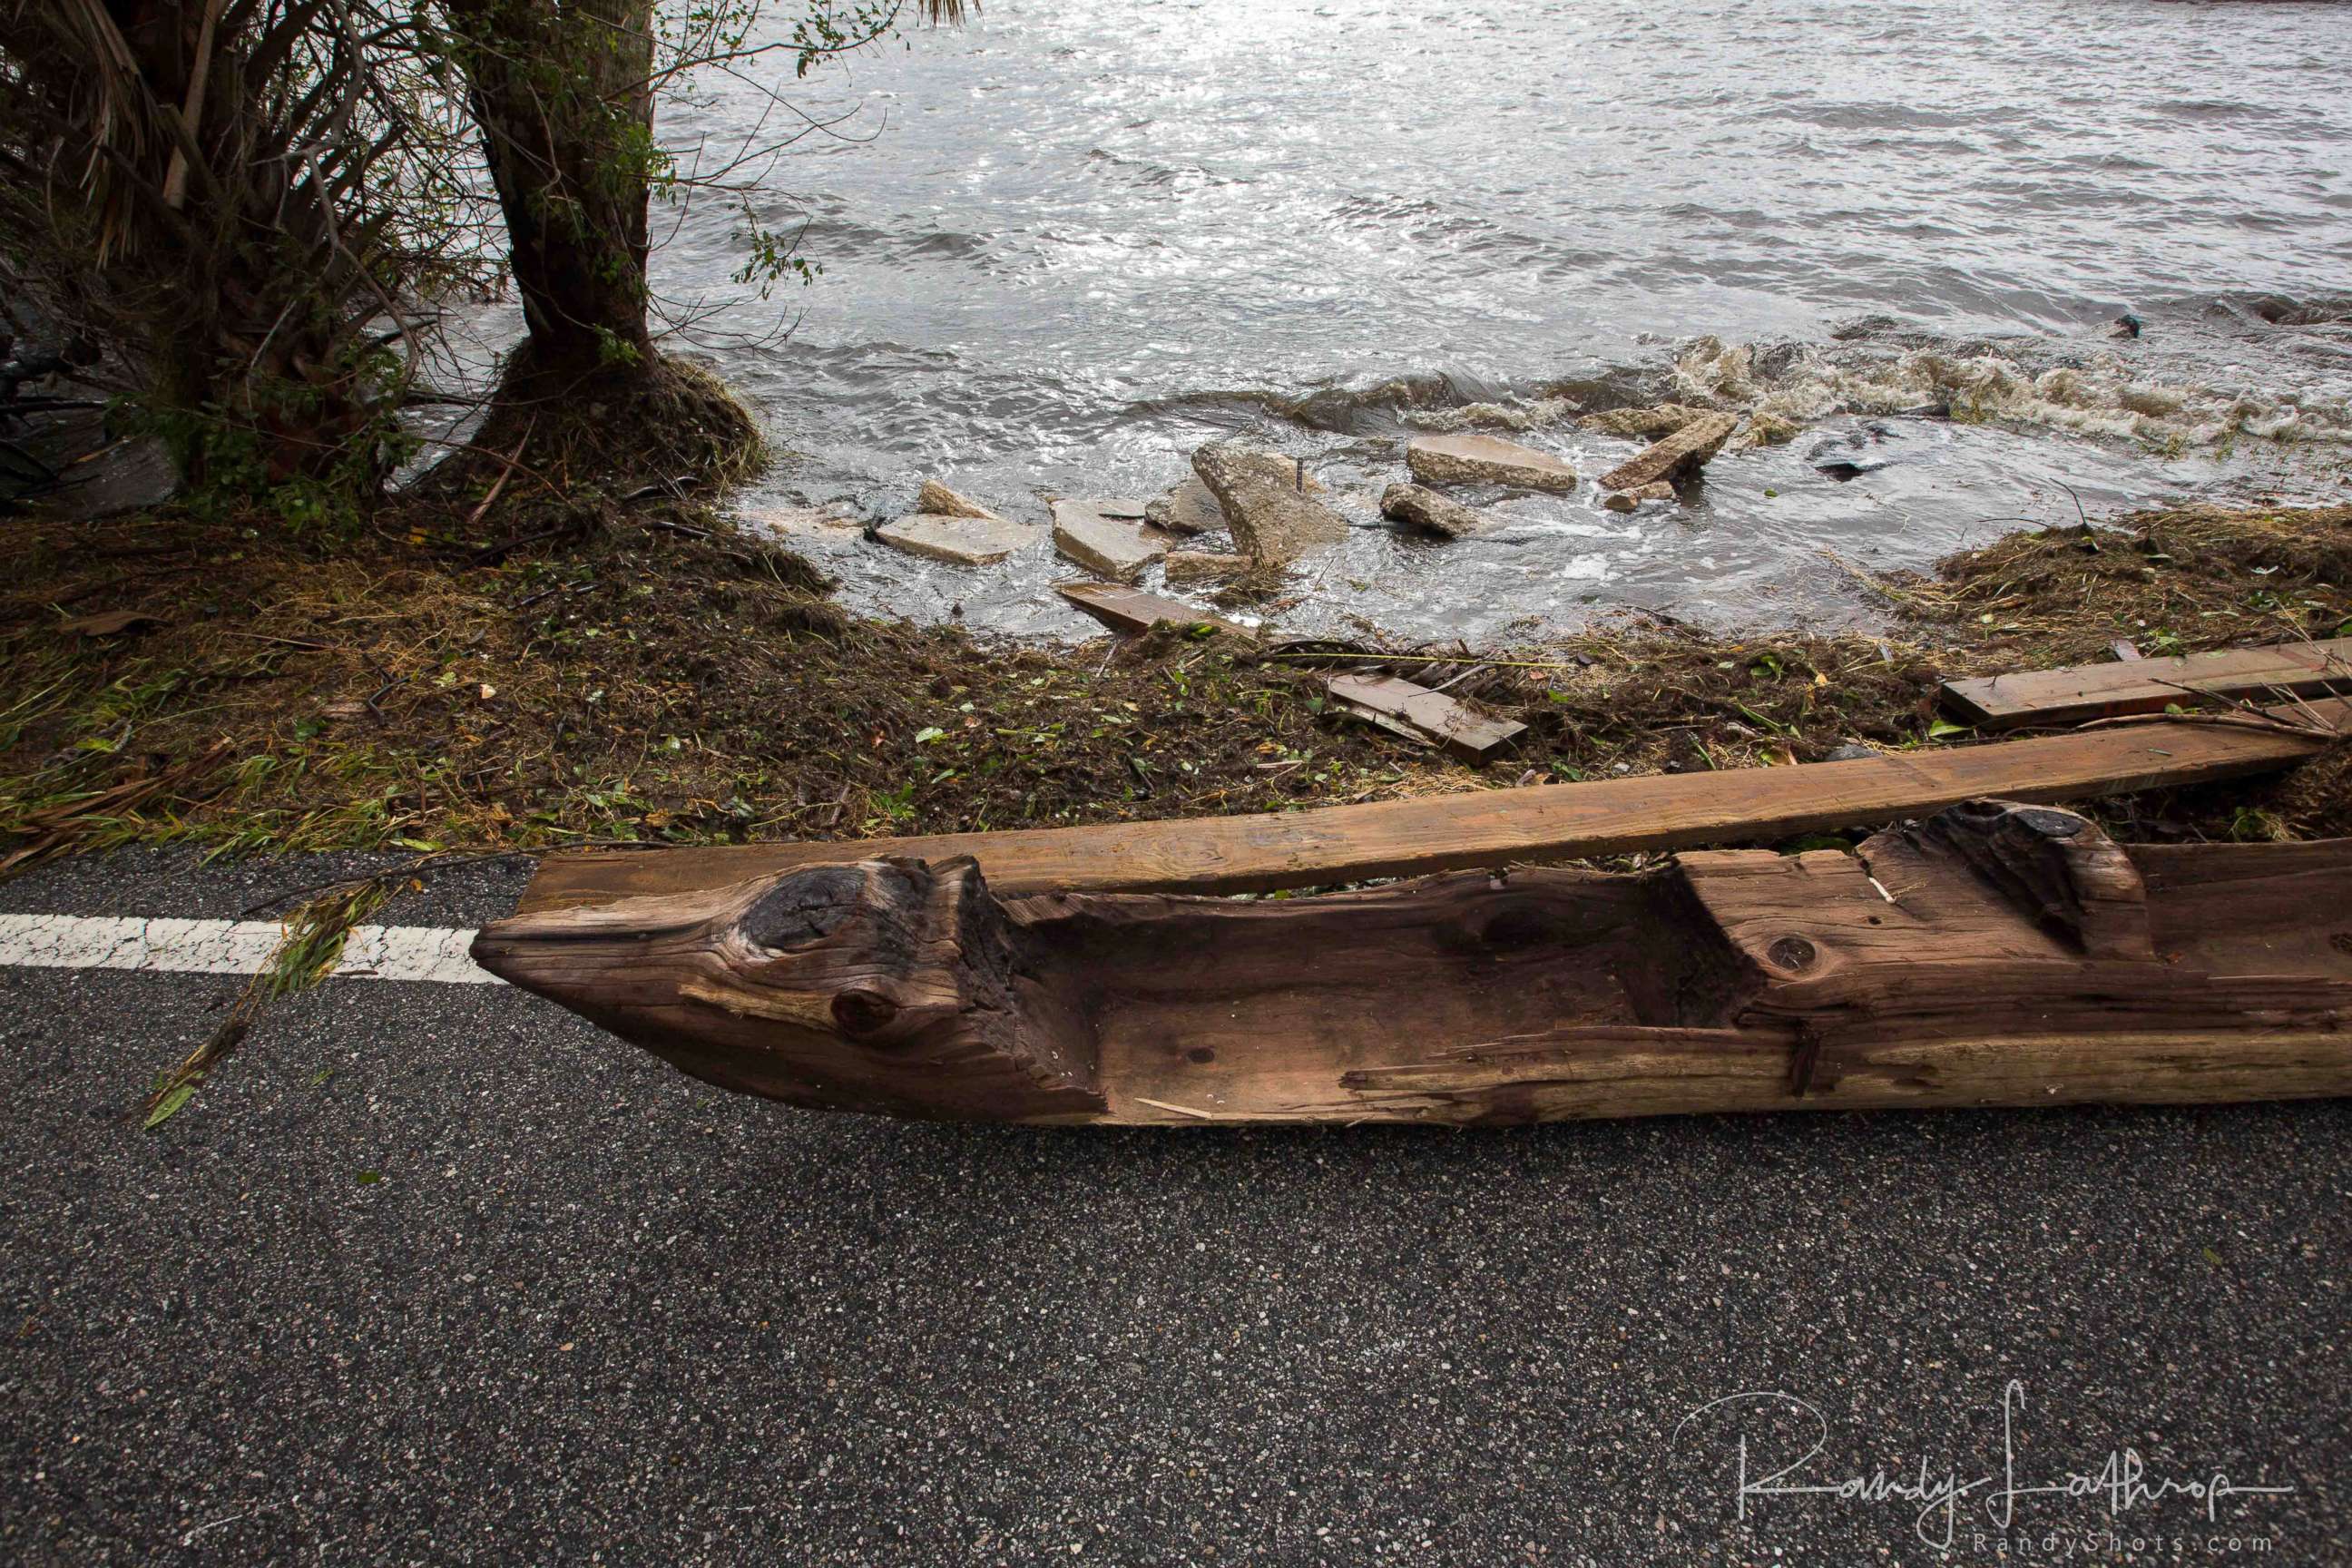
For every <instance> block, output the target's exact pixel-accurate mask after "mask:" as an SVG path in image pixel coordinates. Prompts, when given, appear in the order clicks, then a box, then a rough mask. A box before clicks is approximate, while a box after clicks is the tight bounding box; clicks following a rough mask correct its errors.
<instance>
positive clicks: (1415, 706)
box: [1324, 675, 1527, 763]
mask: <svg viewBox="0 0 2352 1568" xmlns="http://www.w3.org/2000/svg"><path fill="white" fill-rule="evenodd" d="M1324 685H1325V686H1327V687H1328V688H1329V689H1330V692H1331V696H1332V698H1333V699H1334V700H1337V701H1338V702H1339V704H1340V706H1342V707H1344V708H1346V709H1347V710H1349V712H1352V713H1356V714H1359V715H1360V716H1361V717H1363V718H1367V719H1370V720H1371V721H1373V722H1375V723H1379V724H1381V727H1382V728H1384V729H1393V728H1394V727H1395V725H1396V724H1402V725H1404V726H1405V727H1406V731H1407V734H1408V738H1410V739H1419V740H1421V741H1422V742H1423V743H1424V744H1428V743H1434V744H1437V745H1440V746H1443V747H1444V748H1445V749H1446V750H1447V751H1449V752H1453V753H1454V755H1455V756H1457V757H1460V758H1462V759H1464V760H1465V761H1466V762H1473V763H1483V762H1485V761H1486V759H1487V758H1488V757H1490V756H1492V755H1494V753H1495V752H1496V751H1497V750H1498V749H1500V748H1501V747H1504V746H1507V745H1508V744H1510V742H1513V741H1515V740H1517V738H1518V737H1519V736H1520V735H1521V734H1522V733H1524V732H1525V731H1526V730H1527V726H1526V725H1525V724H1521V723H1517V722H1515V721H1511V720H1507V719H1496V718H1494V717H1492V716H1490V715H1488V714H1485V713H1481V712H1479V711H1478V710H1476V709H1475V708H1473V707H1471V706H1469V705H1468V704H1467V703H1465V702H1458V701H1456V700H1454V699H1453V698H1451V697H1448V696H1446V695H1445V693H1444V692H1443V691H1432V690H1431V689H1429V688H1428V687H1426V686H1416V685H1414V684H1413V683H1412V681H1410V680H1402V679H1398V678H1397V677H1395V676H1392V675H1335V676H1332V677H1330V678H1329V679H1328V680H1326V681H1325V682H1324ZM1390 721H1394V722H1393V723H1391V722H1390Z"/></svg>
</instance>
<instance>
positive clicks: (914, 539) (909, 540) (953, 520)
mask: <svg viewBox="0 0 2352 1568" xmlns="http://www.w3.org/2000/svg"><path fill="white" fill-rule="evenodd" d="M874 537H875V538H877V539H878V540H880V541H881V542H883V543H885V544H887V545H889V546H891V547H892V548H894V549H898V550H903V551H906V552H908V554H910V555H927V556H929V557H930V558H931V559H932V560H934V561H949V562H953V563H955V564H956V565H958V566H985V565H987V564H988V563H990V562H992V561H1002V560H1003V559H1004V558H1005V557H1006V556H1008V555H1010V554H1012V553H1013V552H1014V551H1016V550H1019V549H1021V548H1022V547H1023V546H1024V545H1026V544H1028V543H1029V542H1031V541H1032V540H1034V539H1035V538H1036V537H1037V530H1035V529H1034V528H1032V527H1030V526H1029V525H1028V524H1026V523H1020V522H1008V521H1005V520H1004V519H1003V518H1001V517H993V516H990V515H987V514H985V513H983V514H982V515H981V516H979V517H970V516H942V515H940V514H938V513H932V512H917V513H916V514H915V515H913V516H912V517H902V518H900V519H899V520H898V521H896V522H892V523H886V524H884V525H883V526H882V527H880V528H877V529H876V530H875V531H874Z"/></svg>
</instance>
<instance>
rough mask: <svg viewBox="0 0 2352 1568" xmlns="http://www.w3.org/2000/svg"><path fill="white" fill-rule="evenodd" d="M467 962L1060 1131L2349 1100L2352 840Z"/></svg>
mask: <svg viewBox="0 0 2352 1568" xmlns="http://www.w3.org/2000/svg"><path fill="white" fill-rule="evenodd" d="M473 951H474V956H475V958H476V959H477V961H478V962H479V963H481V964H482V965H483V966H484V967H486V968H488V969H489V970H491V971H492V972H493V973H498V974H499V975H501V976H503V977H505V978H506V979H508V980H510V981H512V982H513V983H515V984H518V985H520V986H523V987H525V988H527V989H529V990H531V991H535V992H538V993H539V994H541V995H544V996H547V997H550V998H551V999H553V1000H555V1001H557V1002H559V1003H561V1004H562V1005H564V1006H566V1007H569V1008H571V1009H572V1011H574V1012H576V1013H579V1014H581V1015H582V1016H585V1017H587V1018H589V1019H592V1020H593V1021H594V1022H595V1023H597V1024H599V1025H601V1026H604V1027H605V1028H607V1029H609V1030H611V1031H612V1032H613V1033H614V1034H616V1035H619V1036H620V1037H623V1038H625V1039H626V1040H629V1041H632V1042H634V1043H635V1044H636V1045H639V1046H642V1047H645V1048H646V1049H647V1050H650V1051H652V1052H654V1053H655V1054H656V1055H658V1056H660V1057H663V1058H666V1059H667V1060H668V1061H670V1062H672V1063H674V1064H675V1065H677V1067H678V1068H682V1069H684V1070H685V1071H687V1072H689V1073H691V1074H693V1075H695V1076H696V1077H698V1078H701V1079H708V1080H709V1081H710V1082H712V1083H715V1084H719V1085H720V1086H722V1087H724V1088H728V1089H738V1090H741V1091H743V1092H746V1093H751V1094H757V1095H764V1096H767V1097H769V1098H772V1099H775V1100H784V1101H787V1102H790V1103H792V1104H794V1105H800V1106H806V1107H811V1108H814V1109H821V1110H848V1111H862V1112H873V1113H879V1114H885V1115H892V1116H905V1117H919V1118H929V1119H949V1120H968V1121H1008V1122H1025V1123H1040V1124H1060V1123H1118V1124H1158V1125H1201V1124H1205V1123H1216V1122H1267V1121H1329V1122H1348V1123H1353V1122H1362V1121H1408V1122H1436V1123H1511V1122H1528V1121H1554V1120H1561V1119H1571V1118H1588V1117H1612V1116H1645V1115H1656V1114H1664V1113H1673V1112H1706V1111H1735V1110H1738V1111H1758V1110H1831V1109H1857V1108H1925V1107H1942V1106H2027V1105H2053V1104H2064V1103H2079V1102H2139V1103H2147V1102H2184V1101H2198V1102H2209V1101H2229V1100H2285V1099H2302V1098H2313V1097H2320V1096H2331V1095H2339V1094H2343V1093H2345V1092H2347V1089H2348V1088H2352V840H2334V841H2329V842H2325V843H2315V844H2263V845H2193V846H2180V847H2169V846H2167V847H2142V846H2132V847H2124V846H2119V845H2117V844H2116V843H2114V842H2113V841H2112V840H2110V839H2109V838H2108V837H2106V836H2105V834H2104V833H2102V832H2101V831H2100V830H2099V829H2098V827H2097V826H2095V825H2094V824H2093V823H2091V822H2090V821H2089V820H2088V819H2086V818H2084V817H2083V816H2078V815H2076V814H2074V813H2073V812H2071V811H2066V810H2062V809H2058V808H2055V807H2051V806H2042V805H2025V804H2021V803H2018V802H2013V801H2005V800H1976V801H1969V802H1966V803H1963V804H1960V805H1954V806H1952V807H1950V808H1949V809H1947V810H1944V811H1942V812H1940V813H1938V814H1937V815H1936V816H1932V817H1929V818H1927V819H1926V820H1924V821H1921V822H1916V823H1912V824H1907V825H1905V826H1899V827H1896V828H1893V829H1890V830H1888V831H1885V832H1882V833H1880V834H1878V835H1876V836H1875V837H1872V838H1870V839H1869V840H1867V841H1866V842H1865V843H1864V844H1863V845H1862V846H1861V847H1860V849H1859V850H1858V852H1855V853H1851V854H1849V853H1844V852H1841V851H1835V850H1824V851H1814V852H1809V853H1804V854H1798V855H1785V856H1784V855H1780V854H1775V853H1772V852H1770V851H1769V850H1731V851H1709V852H1696V853H1685V854H1682V855H1680V856H1678V857H1675V858H1672V859H1670V860H1666V861H1664V862H1662V863H1660V864H1659V865H1657V866H1656V867H1654V868H1650V869H1646V870H1643V871H1639V872H1633V873H1629V874H1607V873H1600V872H1593V871H1585V870H1577V869H1569V868H1532V867H1529V868H1509V869H1497V870H1493V871H1486V870H1479V871H1466V872H1454V873H1449V874H1445V875H1439V876H1432V877H1425V878H1422V879H1416V880H1411V881H1403V882H1398V883H1394V884H1391V885H1388V886H1382V887H1378V888H1373V889H1366V890H1360V891H1353V892H1344V893H1335V894H1327V895H1321V896H1312V897H1297V898H1286V899H1268V900H1236V899H1231V898H1204V897H1192V896H1171V895H1161V894H1121V893H1091V892H1042V893H1033V894H1029V895H1025V896H1015V897H1005V896H1000V895H998V894H996V893H994V892H992V890H991V889H990V888H989V886H988V884H987V881H986V879H985V878H984V877H983V874H982V870H981V867H980V863H979V862H977V861H975V860H974V859H973V858H970V857H964V856H959V857H955V858H946V859H942V860H938V861H931V862H927V861H923V860H919V859H913V858H866V859H861V860H856V861H853V862H846V863H834V864H814V865H803V866H798V867H794V868H788V869H785V870H782V871H780V872H775V873H772V874H768V875H763V876H760V877H756V878H753V879H748V880H745V881H742V882H739V883H736V884H733V885H730V886H725V887H720V888H716V889H695V890H691V891H686V892H679V893H671V894H664V895H657V896H645V897H632V898H622V899H619V900H614V901H609V902H605V903H603V904H601V905H595V906H573V907H565V908H557V909H551V910H542V911H540V912H534V913H527V914H522V915H518V916H516V917H514V918H512V919H509V920H507V921H500V922H498V923H496V924H494V925H491V926H489V927H488V928H486V929H485V930H484V931H482V932H481V934H480V937H479V939H478V941H477V942H476V943H475V945H474V950H473Z"/></svg>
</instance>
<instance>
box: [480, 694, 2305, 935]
mask: <svg viewBox="0 0 2352 1568" xmlns="http://www.w3.org/2000/svg"><path fill="white" fill-rule="evenodd" d="M2313 706H2314V707H2315V709H2317V710H2320V711H2321V712H2322V713H2324V714H2326V716H2328V718H2329V719H2330V721H2332V722H2334V723H2336V724H2337V725H2339V726H2341V727H2342V728H2343V729H2344V731H2347V732H2352V702H2346V701H2344V700H2340V699H2337V700H2322V701H2321V702H2319V703H2315V704H2314V705H2313ZM2325 744H2326V741H2325V739H2323V738H2321V737H2318V736H2315V735H2310V734H2304V733H2294V732H2289V731H2285V730H2284V729H2277V728H2272V727H2268V726H2263V725H2256V724H2245V723H2236V722H2231V721H2198V720H2179V719H2168V720H2152V721H2142V722H2135V723H2129V724H2117V725H2111V726H2104V727H2101V728H2097V729H2093V730H2088V731H2083V732H2080V733H2077V734H2071V735H2054V736H2048V737H2042V738H2037V739H2033V740H2025V741H2008V742H2001V743H2000V744H1997V745H1982V746H1956V747H1952V748H1949V749H1947V750H1937V751H1920V752H1898V753H1895V754H1893V755H1885V756H1876V757H1871V758H1868V759H1864V760H1859V761H1854V762H1844V763H1805V764H1802V765H1801V766H1797V767H1790V768H1756V769H1743V770H1738V771H1735V772H1729V773H1675V774H1668V775H1665V776H1664V777H1655V778H1622V779H1604V780H1601V781H1599V782H1596V783H1591V784H1538V785H1534V786H1532V787H1529V788H1525V789H1506V790H1477V791H1472V792H1469V793H1466V794H1463V795H1440V796H1436V797H1432V798H1424V799H1420V800H1395V801H1377V802H1374V803H1372V804H1370V805H1340V806H1325V807H1322V808H1320V809H1318V810H1313V811H1297V812H1280V813H1271V814H1265V815H1258V816H1222V817H1193V818H1183V819H1178V820H1173V821H1159V822H1131V823H1130V822H1120V823H1105V824H1101V825H1098V826H1086V827H1049V828H1027V829H1023V830H1019V831H1015V832H1007V833H961V834H945V835H938V836H931V837H910V838H876V839H866V840H864V841H860V842H845V843H797V844H793V843H787V844H743V845H730V846H717V847H709V848H675V849H649V850H642V851H615V850H604V851H595V850H587V851H575V852H572V853H570V854H562V855H552V856H550V857H549V858H547V859H546V860H545V861H544V862H542V863H541V867H540V871H539V876H538V877H537V879H534V880H533V881H532V883H531V885H530V889H528V890H527V891H526V892H525V894H524V896H523V900H522V902H521V904H520V910H521V911H522V912H533V911H539V910H554V909H562V908H567V907H570V906H573V905H581V904H605V903H610V902H612V901H614V900H618V899H625V898H632V897H636V896H639V895H645V894H656V893H677V892H684V891H689V890H694V889H709V888H716V887H721V886H724V885H726V884H728V883H730V882H739V881H742V880H744V879H747V878H751V877H759V876H764V875H767V874H769V873H771V872H774V871H780V870H782V869H784V868H788V867H793V866H807V865H814V864H823V863H825V862H828V861H831V862H839V861H848V860H858V859H865V858H871V857H874V856H879V855H898V856H907V857H911V858H919V859H925V860H934V861H936V860H941V859H945V858H948V857H950V856H954V855H970V856H972V857H974V858H977V859H978V860H979V861H980V863H981V865H982V869H983V870H984V871H985V872H986V874H987V877H988V879H989V883H990V885H991V886H992V887H993V888H995V889H997V890H998V891H999V892H1002V893H1005V894H1019V893H1036V892H1078V891H1089V890H1091V891H1120V890H1126V891H1144V890H1167V891H1182V892H1195V893H1242V892H1268V891H1273V890H1275V889H1282V888H1307V887H1317V886H1321V885H1324V884H1328V883H1332V882H1346V881H1359V880H1363V879H1368V878H1374V877H1400V876H1410V875H1413V874H1416V873H1420V872H1427V871H1440V870H1448V869H1456V868H1486V867H1494V866H1501V865H1505V864H1508V863H1511V862H1514V861H1538V860H1546V859H1550V860H1566V859H1575V858H1582V857H1585V856H1591V855H1611V854H1624V853H1629V852H1632V851H1633V850H1651V849H1677V848H1687V847H1693V846H1696V845H1707V844H1738V843H1749V844H1753V843H1759V842H1769V841H1770V840H1773V839H1776V838H1783V837H1790V836H1792V835H1795V834H1800V833H1813V832H1820V831H1822V830H1824V829H1828V828H1833V827H1853V826H1867V825H1870V824H1873V823H1882V822H1891V821H1894V820H1895V819H1896V818H1899V817H1905V816H1917V815H1919V814H1922V813H1925V812H1931V811H1937V810H1940V809H1942V808H1943V807H1945V806H1948V805H1955V804H1957V803H1958V802H1960V801H1964V800H1968V799H1970V798H1972V797H1975V796H1979V795H2000V796H2006V797H2008V798H2010V799H2014V800H2028V801H2042V802H2051V801H2067V800H2082V799H2085V798H2088V797H2091V796H2095V795H2122V794H2127V793H2129V792H2130V791H2133V790H2137V789H2151V788H2155V787H2158V786H2160V785H2168V784H2194V783H2202V782H2206V781H2210V780H2214V779H2227V778H2240V777H2243V776H2245V775H2247V774H2250V773H2266V772H2270V771H2273V770H2275V769H2278V768H2283V767H2286V766H2289V765H2291V764H2293V763H2298V762H2302V761H2304V760H2305V759H2306V758H2308V757H2310V756H2313V755H2314V754H2315V753H2316V752H2318V751H2319V750H2320V749H2321V748H2322V747H2323V746H2324V745H2325Z"/></svg>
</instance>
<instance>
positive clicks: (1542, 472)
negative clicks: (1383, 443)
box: [1404, 436, 1576, 495]
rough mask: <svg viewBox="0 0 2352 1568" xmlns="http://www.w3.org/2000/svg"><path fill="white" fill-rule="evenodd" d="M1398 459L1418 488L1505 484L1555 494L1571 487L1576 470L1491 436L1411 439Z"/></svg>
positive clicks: (1548, 455)
mask: <svg viewBox="0 0 2352 1568" xmlns="http://www.w3.org/2000/svg"><path fill="white" fill-rule="evenodd" d="M1404 461H1405V467H1407V468H1411V469H1412V477H1413V478H1414V479H1419V480H1420V481H1421V482H1422V483H1423V484H1424V485H1510V486H1513V487H1515V488H1517V489H1523V490H1549V491H1551V492H1552V493H1554V494H1556V495H1564V494H1568V493H1570V492H1572V491H1573V490H1574V489H1576V470H1575V469H1574V468H1570V467H1569V466H1568V465H1567V464H1566V463H1563V462H1561V461H1560V460H1559V458H1555V457H1553V456H1552V455H1551V454H1550V453H1549V452H1538V451H1537V450H1536V449H1535V448H1534V447H1522V446H1520V445H1519V444H1518V443H1517V441H1506V440H1503V439H1502V438H1501V437H1496V436H1421V437H1414V439H1413V440H1412V443H1411V444H1410V445H1408V446H1407V447H1405V449H1404Z"/></svg>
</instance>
